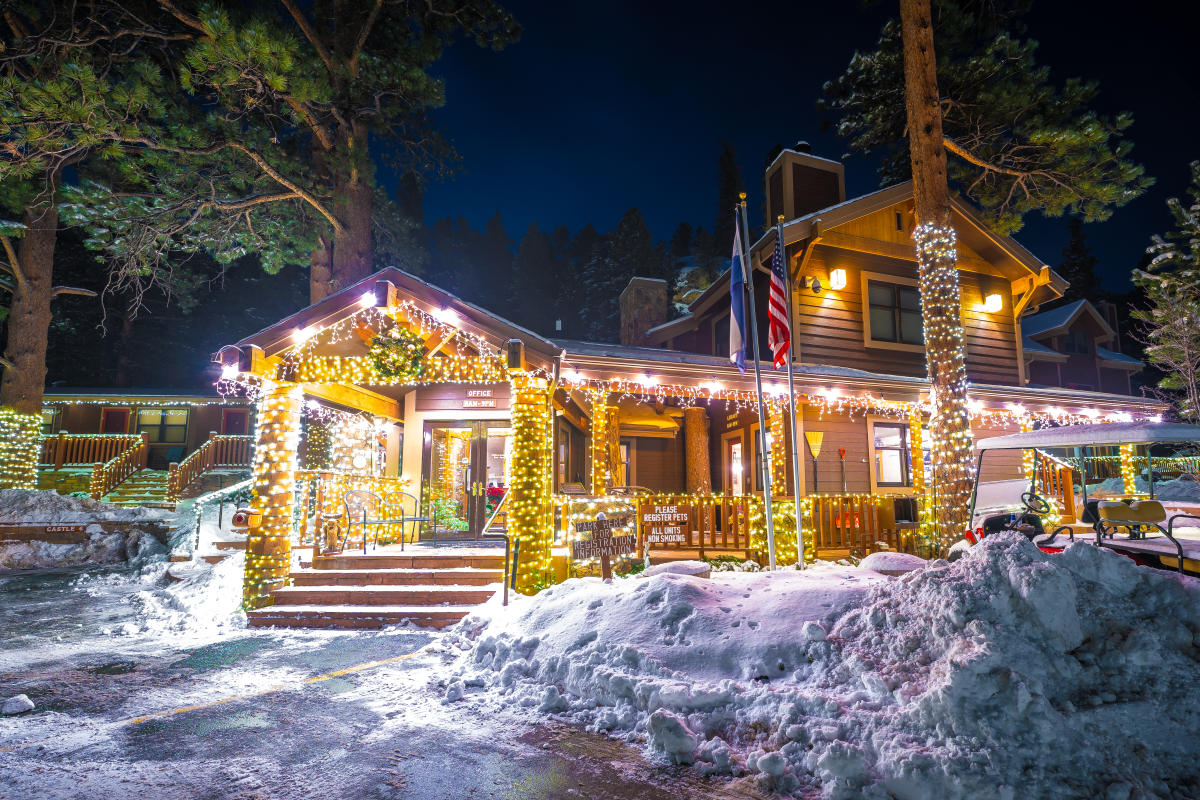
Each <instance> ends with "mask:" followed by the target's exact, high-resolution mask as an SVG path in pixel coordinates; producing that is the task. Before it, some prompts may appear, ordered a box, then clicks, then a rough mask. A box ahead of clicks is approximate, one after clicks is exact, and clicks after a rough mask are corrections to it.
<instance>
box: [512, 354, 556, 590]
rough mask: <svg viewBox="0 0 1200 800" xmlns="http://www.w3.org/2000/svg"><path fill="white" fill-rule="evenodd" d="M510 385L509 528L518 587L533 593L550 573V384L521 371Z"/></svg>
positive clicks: (547, 578) (551, 508) (514, 375)
mask: <svg viewBox="0 0 1200 800" xmlns="http://www.w3.org/2000/svg"><path fill="white" fill-rule="evenodd" d="M509 381H510V384H511V386H512V410H511V414H512V431H513V433H512V465H511V478H510V481H509V487H508V503H509V509H508V529H509V533H510V535H511V536H512V537H513V538H514V539H516V540H517V541H518V542H519V543H520V561H519V562H518V564H517V574H516V577H517V581H516V584H517V591H519V592H522V593H524V594H533V593H534V592H536V591H537V590H538V588H539V587H540V586H542V585H543V584H544V583H546V582H548V580H549V576H550V575H551V574H552V571H551V560H550V547H551V544H552V541H553V528H554V525H553V518H552V515H553V510H554V506H553V504H552V503H551V502H550V485H551V478H552V473H551V458H550V457H551V450H552V448H551V442H552V441H553V438H552V437H553V428H552V424H553V421H554V417H553V415H552V414H551V413H550V390H549V382H548V381H547V380H546V379H545V378H542V377H540V376H538V375H533V374H531V373H529V372H527V371H526V370H520V369H514V370H510V371H509Z"/></svg>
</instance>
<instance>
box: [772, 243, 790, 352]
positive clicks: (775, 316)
mask: <svg viewBox="0 0 1200 800" xmlns="http://www.w3.org/2000/svg"><path fill="white" fill-rule="evenodd" d="M785 269H787V260H786V257H785V256H784V253H783V229H782V227H780V228H776V229H775V252H774V254H772V256H771V292H770V294H769V295H768V296H767V319H768V320H769V321H770V328H769V330H768V331H767V344H769V345H770V346H771V354H772V356H773V357H774V361H775V369H780V368H781V367H783V366H784V365H785V364H787V363H788V358H790V349H791V346H792V330H791V328H790V327H789V326H788V296H787V278H786V277H785V273H784V270H785Z"/></svg>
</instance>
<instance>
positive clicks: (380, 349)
mask: <svg viewBox="0 0 1200 800" xmlns="http://www.w3.org/2000/svg"><path fill="white" fill-rule="evenodd" d="M367 353H368V356H369V357H370V359H371V364H372V365H373V366H374V367H375V371H376V372H377V373H378V374H379V375H380V376H381V377H384V378H387V379H389V380H399V381H402V382H409V381H416V380H419V379H420V378H421V376H422V375H424V374H425V340H424V339H422V338H421V337H420V336H418V335H417V334H415V333H412V332H411V331H409V330H406V329H404V328H399V327H397V328H392V329H391V331H389V332H388V333H386V334H379V335H378V336H375V337H374V338H373V339H371V345H370V347H369V348H368V349H367Z"/></svg>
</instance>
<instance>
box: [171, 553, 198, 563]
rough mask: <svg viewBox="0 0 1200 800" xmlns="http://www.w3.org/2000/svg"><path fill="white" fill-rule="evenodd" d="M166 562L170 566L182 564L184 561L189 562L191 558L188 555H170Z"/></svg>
mask: <svg viewBox="0 0 1200 800" xmlns="http://www.w3.org/2000/svg"><path fill="white" fill-rule="evenodd" d="M167 560H168V561H170V562H171V563H172V564H182V563H183V562H185V561H191V560H192V556H191V555H190V554H189V553H171V555H170V556H169V557H168V558H167Z"/></svg>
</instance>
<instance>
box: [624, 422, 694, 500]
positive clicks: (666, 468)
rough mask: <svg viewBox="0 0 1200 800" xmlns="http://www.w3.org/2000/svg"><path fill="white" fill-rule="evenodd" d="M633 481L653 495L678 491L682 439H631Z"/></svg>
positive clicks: (681, 487) (681, 481) (681, 483)
mask: <svg viewBox="0 0 1200 800" xmlns="http://www.w3.org/2000/svg"><path fill="white" fill-rule="evenodd" d="M633 451H634V455H633V458H634V479H635V480H636V481H637V484H638V485H639V486H645V487H646V488H647V489H653V490H655V491H657V492H682V491H684V490H685V489H686V487H685V486H684V482H685V481H684V469H683V437H682V436H675V437H672V438H670V439H667V438H657V437H655V438H651V437H636V438H634V439H633Z"/></svg>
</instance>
